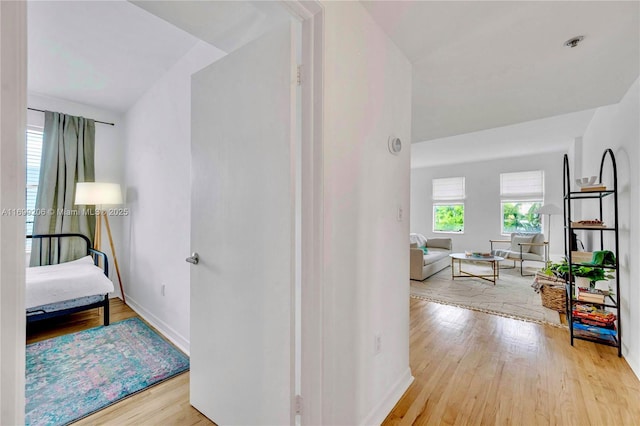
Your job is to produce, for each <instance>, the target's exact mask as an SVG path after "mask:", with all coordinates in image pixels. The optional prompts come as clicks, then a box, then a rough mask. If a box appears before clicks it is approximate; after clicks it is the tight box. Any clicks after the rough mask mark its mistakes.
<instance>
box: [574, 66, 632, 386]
mask: <svg viewBox="0 0 640 426" xmlns="http://www.w3.org/2000/svg"><path fill="white" fill-rule="evenodd" d="M639 144H640V79H638V80H636V82H635V83H634V84H633V85H632V86H631V87H630V88H629V91H628V92H627V93H626V95H625V96H624V98H623V99H622V100H621V101H620V103H618V104H615V105H610V106H606V107H602V108H598V110H597V111H596V113H595V115H594V117H593V119H592V120H591V123H590V124H589V127H588V128H587V130H586V132H585V134H584V137H583V164H582V170H583V173H584V174H585V175H597V174H598V172H599V167H600V160H601V158H602V154H603V152H604V150H605V149H606V148H611V149H612V150H613V153H614V155H615V157H616V163H617V168H618V190H619V196H618V209H619V214H618V226H619V245H620V252H619V253H617V256H618V259H619V263H620V286H621V288H620V298H621V305H622V306H621V308H622V309H621V320H622V343H623V345H622V346H623V354H624V356H625V358H626V360H627V362H628V363H629V365H630V366H631V368H632V369H633V371H634V372H635V373H636V375H637V376H639V377H640V310H639V309H638V307H639V306H640V288H639V287H638V279H639V278H640V275H639V274H640V269H639V266H638V265H640V243H639V241H638V240H639V239H640V224H639V223H638V208H639V207H640V206H639V192H640V177H639V173H638V163H639V160H640V149H639ZM610 164H611V163H610V162H608V160H607V163H606V164H605V169H604V172H603V176H606V177H607V179H603V181H604V182H605V183H607V184H608V185H609V186H610V185H611V179H610V178H609V176H610V175H611V168H610ZM573 177H575V176H572V178H573ZM611 202H612V200H611V198H610V197H609V198H608V199H605V201H604V206H605V215H604V218H603V221H604V222H605V224H606V223H609V224H612V223H613V222H612V210H611V204H608V203H611ZM583 205H584V210H583V217H584V218H593V217H597V216H598V213H597V203H595V202H594V203H592V204H590V205H587V204H584V203H583ZM607 206H608V207H607ZM583 238H584V240H586V241H588V242H591V243H592V244H590V245H588V246H587V249H588V250H589V249H592V248H599V239H598V238H595V239H594V238H589V237H588V236H587V235H585V236H584V237H583ZM610 243H611V240H609V241H608V242H606V240H605V248H607V247H608V248H611V247H613V246H612V245H610Z"/></svg>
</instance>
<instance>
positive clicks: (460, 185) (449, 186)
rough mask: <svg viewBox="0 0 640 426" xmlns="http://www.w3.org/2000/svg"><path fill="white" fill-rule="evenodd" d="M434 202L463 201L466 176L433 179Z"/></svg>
mask: <svg viewBox="0 0 640 426" xmlns="http://www.w3.org/2000/svg"><path fill="white" fill-rule="evenodd" d="M432 185H433V201H435V202H440V201H463V200H464V198H465V190H464V176H461V177H452V178H442V179H433V181H432Z"/></svg>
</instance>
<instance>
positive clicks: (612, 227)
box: [546, 149, 622, 356]
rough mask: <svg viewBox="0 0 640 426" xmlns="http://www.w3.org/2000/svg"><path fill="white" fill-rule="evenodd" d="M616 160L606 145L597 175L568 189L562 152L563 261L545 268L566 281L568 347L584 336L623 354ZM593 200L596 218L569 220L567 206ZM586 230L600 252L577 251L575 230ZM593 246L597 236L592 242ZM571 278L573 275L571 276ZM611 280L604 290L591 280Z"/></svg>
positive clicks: (570, 213)
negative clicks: (607, 178) (609, 246)
mask: <svg viewBox="0 0 640 426" xmlns="http://www.w3.org/2000/svg"><path fill="white" fill-rule="evenodd" d="M607 163H609V164H610V170H611V180H612V181H613V186H612V187H610V188H609V189H607V188H606V186H605V185H604V184H603V183H602V182H603V177H604V176H603V172H604V169H605V165H606V164H607ZM617 174H618V172H617V166H616V159H615V156H614V154H613V151H612V150H611V149H606V150H605V151H604V153H603V154H602V159H601V161H600V173H599V175H598V176H597V177H595V179H594V176H591V177H589V178H581V179H576V181H575V182H576V184H577V185H578V186H579V187H580V190H579V191H572V190H571V179H570V172H569V157H568V156H567V155H565V156H564V175H563V189H564V228H565V233H564V236H565V237H564V240H565V241H564V246H565V262H563V263H561V264H553V265H550V267H549V268H547V269H548V270H549V271H546V272H551V273H554V274H556V275H559V274H562V277H563V278H564V279H565V280H566V312H567V317H568V318H567V319H568V322H569V333H570V338H571V345H572V346H573V341H574V340H575V339H581V340H588V341H591V342H594V343H599V344H602V345H608V346H614V347H616V348H617V350H618V356H622V326H621V319H620V315H619V309H620V308H619V307H620V274H619V273H618V267H619V265H618V261H617V259H618V258H620V251H619V248H620V247H619V236H618V177H617ZM579 201H585V202H588V201H592V202H596V203H598V204H597V205H598V211H599V212H600V216H599V217H598V218H596V219H594V220H579V221H574V220H573V218H572V209H573V208H574V203H576V202H579ZM605 210H606V213H607V221H608V222H609V225H608V226H605V224H604V223H603V221H602V219H603V215H604V213H605ZM575 229H580V230H582V232H591V233H593V235H595V236H596V237H597V236H599V237H600V238H599V240H600V244H599V246H600V247H599V250H594V252H593V253H591V260H588V252H578V251H577V247H575V244H574V243H573V240H574V239H575V237H574V235H575V234H574V230H575ZM605 233H608V234H609V235H611V234H613V238H612V239H609V240H607V242H608V243H609V244H612V245H613V246H614V247H612V250H607V249H605V247H604V245H605V238H604V236H605ZM594 244H596V245H597V239H596V241H594ZM574 277H576V278H575V279H573V278H574ZM577 277H585V278H586V279H588V280H589V283H578V278H577ZM602 280H611V281H610V283H609V284H610V285H609V288H606V289H602V288H599V287H598V286H597V285H596V283H597V282H598V281H602Z"/></svg>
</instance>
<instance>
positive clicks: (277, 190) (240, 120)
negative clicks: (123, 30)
mask: <svg viewBox="0 0 640 426" xmlns="http://www.w3.org/2000/svg"><path fill="white" fill-rule="evenodd" d="M293 43H294V37H293V36H292V29H291V26H290V25H287V26H286V28H284V27H283V28H278V29H277V30H275V31H272V32H270V33H268V34H267V35H265V36H263V37H261V38H260V39H258V40H255V41H253V42H252V43H250V44H248V45H246V46H243V47H242V48H240V49H239V50H236V51H234V52H232V53H231V54H229V55H228V56H226V57H224V58H222V59H221V60H219V61H217V62H215V63H213V64H212V65H210V66H209V67H207V68H205V69H203V70H202V71H200V72H198V73H197V74H195V75H194V76H193V78H192V89H191V96H192V101H191V108H192V111H191V115H192V121H191V131H192V136H191V138H192V140H191V158H192V164H191V167H192V183H191V246H192V249H193V251H194V252H197V253H198V254H199V263H198V264H197V265H192V267H191V404H192V405H193V406H194V407H195V408H197V409H198V410H199V411H200V412H202V413H203V414H204V415H206V416H207V417H209V418H210V419H211V420H213V421H214V422H216V423H217V424H220V425H227V424H242V425H259V424H269V425H283V424H290V423H292V422H293V419H294V417H293V416H294V414H293V410H292V407H293V404H292V401H293V389H294V388H293V384H294V365H293V364H294V363H293V354H294V352H293V351H294V342H293V336H294V306H293V303H294V298H293V286H294V266H295V265H294V257H293V256H294V253H295V251H294V224H295V222H294V219H295V217H294V214H295V213H294V207H295V203H294V201H295V200H294V189H295V188H294V185H295V179H294V175H293V173H294V170H295V168H294V167H293V166H294V164H293V159H294V158H295V157H294V156H293V152H292V151H293V148H294V146H295V145H294V140H293V137H294V134H295V132H294V129H295V127H294V125H295V121H294V120H295V97H294V95H295V72H294V70H295V62H294V57H295V56H294V52H295V51H294V48H293Z"/></svg>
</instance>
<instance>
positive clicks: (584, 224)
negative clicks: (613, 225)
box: [571, 219, 606, 229]
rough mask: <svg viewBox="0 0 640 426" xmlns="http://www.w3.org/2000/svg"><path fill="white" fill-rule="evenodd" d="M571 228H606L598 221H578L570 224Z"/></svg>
mask: <svg viewBox="0 0 640 426" xmlns="http://www.w3.org/2000/svg"><path fill="white" fill-rule="evenodd" d="M571 227H572V228H596V229H599V228H606V226H605V225H604V223H603V222H602V221H600V220H597V219H596V220H579V221H577V222H571Z"/></svg>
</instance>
